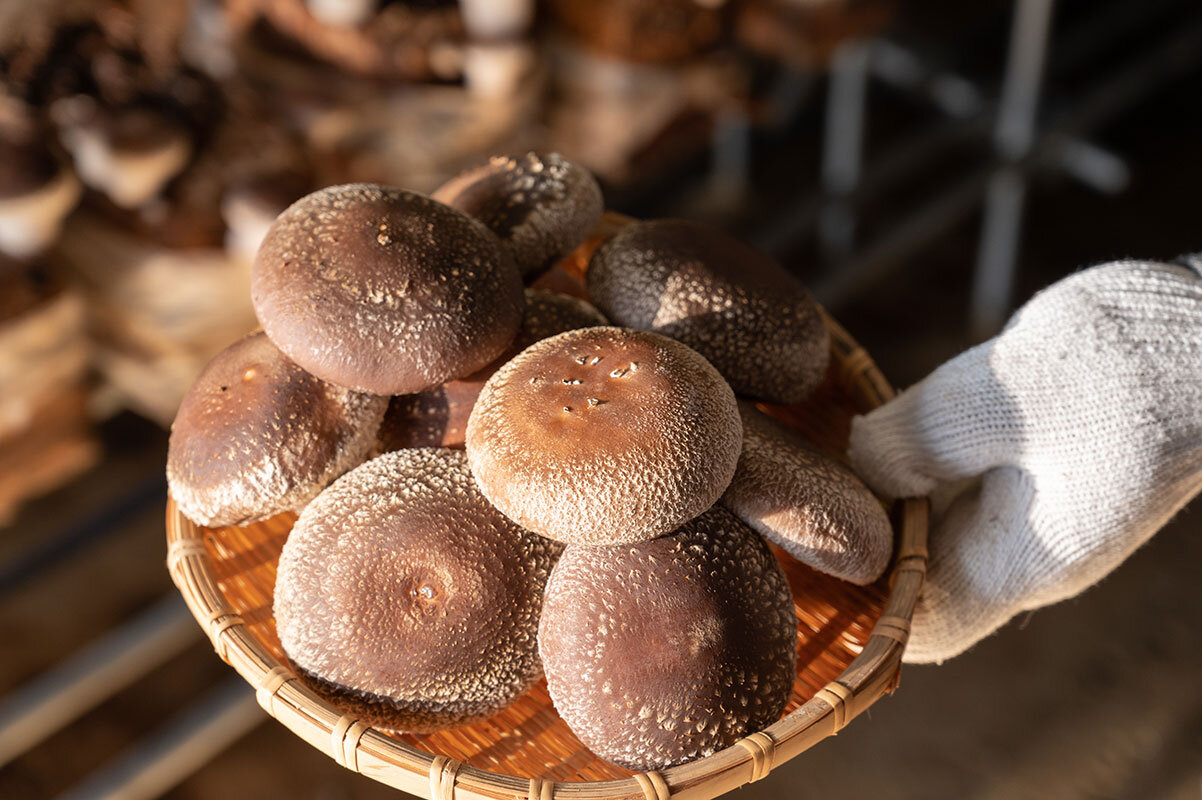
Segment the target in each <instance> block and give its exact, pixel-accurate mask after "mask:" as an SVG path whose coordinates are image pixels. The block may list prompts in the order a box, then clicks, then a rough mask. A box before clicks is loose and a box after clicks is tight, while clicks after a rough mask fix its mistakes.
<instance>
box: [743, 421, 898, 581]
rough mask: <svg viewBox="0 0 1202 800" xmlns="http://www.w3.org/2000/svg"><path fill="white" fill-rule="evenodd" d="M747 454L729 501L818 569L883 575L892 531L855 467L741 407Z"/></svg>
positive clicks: (861, 576) (846, 576) (856, 576)
mask: <svg viewBox="0 0 1202 800" xmlns="http://www.w3.org/2000/svg"><path fill="white" fill-rule="evenodd" d="M739 412H740V414H741V415H742V417H743V454H742V455H741V456H740V457H739V466H738V468H737V469H736V470H735V477H734V479H733V480H732V481H731V482H730V487H729V488H728V489H727V490H726V494H724V495H722V504H723V505H725V506H726V507H727V508H729V509H730V510H731V511H733V512H734V514H735V516H737V517H738V518H739V519H741V520H743V521H744V522H746V523H747V524H748V525H750V526H751V527H753V528H755V529H756V530H757V531H759V532H760V533H761V534H763V535H764V536H765V537H766V538H767V539H768V540H769V541H771V542H773V543H775V544H777V545H779V546H780V547H781V548H782V549H784V550H785V552H787V553H788V554H789V555H791V556H793V557H794V558H796V559H797V560H798V561H800V562H802V563H803V564H808V565H810V566H811V567H813V568H814V569H816V570H818V571H820V572H825V573H827V574H828V575H834V576H835V577H836V578H841V579H843V580H845V581H851V582H852V583H858V584H860V585H864V584H868V583H872V582H873V581H874V580H876V579H877V578H879V577H880V576H881V573H882V572H884V571H885V567H886V566H888V564H889V556H890V554H891V553H892V552H893V528H892V527H891V526H890V524H889V517H888V515H886V514H885V510H884V508H882V507H881V504H880V503H879V502H877V499H876V497H875V496H874V495H873V494H872V492H871V490H869V488H868V487H867V486H865V485H864V483H863V481H861V480H860V479H859V478H857V477H856V475H855V473H853V472H852V471H851V470H850V469H849V468H848V467H846V466H844V465H843V464H841V463H839V462H838V461H836V460H835V459H833V458H830V457H829V456H826V455H824V454H822V453H820V452H818V450H816V449H814V448H813V447H812V446H810V445H809V444H807V443H806V442H805V441H804V440H803V439H801V438H800V437H799V436H797V435H796V434H795V433H794V432H793V431H790V430H789V429H788V428H786V427H784V426H783V425H781V424H779V423H777V422H776V421H775V420H773V419H771V418H770V417H768V416H766V415H764V414H761V413H760V412H759V411H757V410H756V409H755V407H754V406H752V405H751V404H750V403H746V402H740V403H739Z"/></svg>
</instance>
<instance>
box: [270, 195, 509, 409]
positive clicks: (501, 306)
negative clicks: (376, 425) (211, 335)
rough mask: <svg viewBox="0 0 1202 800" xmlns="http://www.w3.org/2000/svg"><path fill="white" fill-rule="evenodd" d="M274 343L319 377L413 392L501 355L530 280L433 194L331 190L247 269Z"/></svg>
mask: <svg viewBox="0 0 1202 800" xmlns="http://www.w3.org/2000/svg"><path fill="white" fill-rule="evenodd" d="M251 299H252V300H253V301H254V306H255V312H256V314H258V317H259V322H260V323H262V325H263V329H264V330H265V331H266V332H267V335H268V336H269V337H271V340H272V341H273V342H275V343H276V346H278V347H279V348H280V349H281V350H283V351H284V352H285V353H286V354H287V355H288V356H289V357H290V358H291V359H292V360H294V361H296V363H298V364H300V365H301V366H302V367H304V368H305V369H307V370H308V371H309V372H312V373H313V374H314V375H316V376H318V377H319V378H322V379H324V380H328V381H330V382H332V383H336V384H338V385H340V386H348V387H351V388H354V389H359V390H361V391H367V392H372V393H374V394H409V393H413V392H420V391H424V390H426V389H429V388H431V387H433V386H437V385H438V384H440V383H442V382H443V381H445V380H447V379H449V378H456V377H460V376H462V375H468V374H470V373H472V372H474V371H475V370H477V369H479V368H480V367H482V366H484V365H485V364H487V363H488V362H490V361H492V360H493V359H494V358H496V357H497V356H498V355H499V354H500V353H501V352H502V351H503V350H504V349H505V347H506V346H507V345H508V344H509V342H510V341H512V339H513V336H514V334H515V333H516V332H517V329H518V325H519V324H520V323H521V319H522V283H521V279H520V278H519V276H518V273H517V270H516V269H515V268H514V266H513V263H512V261H511V260H510V258H509V256H508V255H507V254H506V253H505V252H504V250H503V248H502V247H501V246H500V244H499V242H498V241H497V238H496V237H495V236H493V235H492V233H490V232H489V231H488V229H487V228H485V227H484V226H483V225H481V224H480V223H479V222H476V221H475V220H474V219H472V218H471V217H469V216H467V215H466V214H464V213H462V212H460V211H456V210H455V209H453V208H448V207H447V206H444V205H442V204H441V203H437V202H435V201H433V200H431V199H429V198H428V197H423V196H422V195H419V194H415V193H413V192H407V191H404V190H402V189H392V188H388V187H385V186H377V185H375V184H367V183H356V184H348V185H345V186H331V187H329V188H326V189H322V190H320V191H317V192H314V193H312V194H310V195H306V196H305V197H302V198H301V199H300V200H298V201H297V202H295V203H293V204H292V205H291V206H290V207H289V208H288V210H286V211H285V212H284V213H283V214H281V215H280V216H279V218H278V219H276V221H275V223H274V224H273V225H272V226H271V229H270V230H269V231H268V232H267V236H266V237H265V238H264V240H263V244H262V246H261V247H260V248H259V253H258V255H257V256H256V258H255V265H254V270H253V271H252V273H251Z"/></svg>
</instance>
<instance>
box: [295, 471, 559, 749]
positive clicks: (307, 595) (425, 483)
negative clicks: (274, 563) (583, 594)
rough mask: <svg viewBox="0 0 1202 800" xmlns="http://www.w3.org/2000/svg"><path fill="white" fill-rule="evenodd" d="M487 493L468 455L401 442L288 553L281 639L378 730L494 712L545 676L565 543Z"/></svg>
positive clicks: (311, 510) (322, 686) (324, 687)
mask: <svg viewBox="0 0 1202 800" xmlns="http://www.w3.org/2000/svg"><path fill="white" fill-rule="evenodd" d="M561 549H562V548H560V547H559V546H558V545H556V544H555V543H554V542H550V541H548V540H546V539H544V538H542V537H541V536H536V535H535V534H532V533H530V532H528V531H523V530H522V529H520V528H518V527H517V526H516V525H514V524H513V523H512V522H510V521H509V520H508V519H506V518H505V517H504V516H502V515H501V513H500V512H498V511H497V510H496V509H495V508H493V507H492V506H491V505H489V504H488V502H487V501H486V500H485V499H484V498H483V497H482V496H481V495H480V492H479V490H477V489H476V486H475V484H474V483H473V482H472V476H471V474H470V473H469V472H468V468H467V460H466V458H465V457H464V455H463V453H462V452H459V451H456V450H445V449H432V448H431V449H420V450H399V451H397V452H395V453H386V454H385V455H382V456H380V457H378V458H375V459H373V460H371V461H369V462H367V463H366V464H364V465H362V466H361V467H359V468H358V469H356V470H354V471H352V472H350V473H348V474H347V475H346V476H344V477H343V478H342V479H341V480H339V481H337V482H336V483H334V484H333V485H332V486H331V487H330V488H328V489H327V490H326V491H324V492H322V493H321V495H319V496H318V497H317V499H316V500H314V501H313V502H312V503H310V504H309V506H308V507H307V508H306V509H305V510H304V512H303V513H302V514H301V515H300V518H299V519H298V520H297V522H296V526H295V527H294V528H293V529H292V533H291V534H290V535H289V537H288V541H287V542H286V543H285V544H284V549H283V552H282V553H281V555H280V565H279V574H278V578H277V580H276V587H275V619H276V626H277V629H278V631H279V634H280V642H281V644H283V646H284V650H285V652H287V654H288V656H289V658H291V659H292V661H293V662H294V663H295V664H296V666H297V667H298V668H299V669H300V670H301V672H302V674H304V675H307V676H308V677H310V678H312V679H315V682H316V684H317V688H318V689H319V691H323V692H324V693H326V694H328V695H331V696H333V697H335V698H336V699H337V701H339V702H342V703H344V704H349V705H351V706H352V707H353V708H354V709H355V712H356V714H357V715H359V716H361V717H362V718H363V719H364V721H366V722H369V723H371V724H373V725H378V726H380V727H384V728H388V729H393V730H404V731H415V732H425V731H430V730H435V729H438V728H444V727H448V726H451V725H458V724H461V723H464V722H468V721H470V720H472V719H477V718H480V717H485V716H488V715H490V714H492V713H494V712H496V711H499V710H500V709H502V708H504V707H505V706H507V705H509V704H510V703H511V702H513V701H514V700H516V699H517V698H518V697H519V696H520V695H521V694H522V693H523V692H525V691H526V690H527V689H528V688H529V687H530V686H531V684H533V683H534V681H535V680H537V679H538V677H539V675H540V674H541V672H542V668H541V666H540V663H539V659H538V653H537V633H538V619H539V612H540V609H541V607H542V598H543V589H544V587H545V586H546V582H547V577H548V575H549V573H550V571H551V567H552V565H553V564H554V562H555V558H556V557H557V556H558V554H559V552H560V550H561Z"/></svg>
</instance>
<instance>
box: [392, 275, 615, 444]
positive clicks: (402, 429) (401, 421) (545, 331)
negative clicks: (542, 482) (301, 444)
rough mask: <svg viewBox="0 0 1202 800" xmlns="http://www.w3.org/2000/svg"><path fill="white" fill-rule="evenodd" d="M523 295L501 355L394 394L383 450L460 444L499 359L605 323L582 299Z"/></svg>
mask: <svg viewBox="0 0 1202 800" xmlns="http://www.w3.org/2000/svg"><path fill="white" fill-rule="evenodd" d="M525 296H526V311H525V314H524V316H523V317H522V327H521V328H519V329H518V334H517V336H516V337H515V338H514V340H513V343H512V344H510V345H509V347H508V348H506V350H505V352H504V353H502V354H501V356H500V357H499V358H497V359H495V360H494V361H493V362H492V363H490V364H489V365H488V366H486V367H484V368H483V369H481V370H478V371H476V372H474V373H472V374H471V375H469V376H467V377H466V378H460V379H458V380H453V381H447V382H446V383H444V384H443V385H442V386H436V387H435V388H433V389H427V390H426V391H424V392H418V393H417V394H406V395H398V396H397V397H394V398H392V400H391V401H390V402H389V404H388V411H387V412H386V413H385V414H384V422H383V423H381V425H380V435H379V442H378V443H377V445H376V446H377V449H378V450H379V451H380V452H381V453H387V452H388V451H390V450H400V449H401V448H404V447H462V446H463V438H464V435H465V434H466V433H467V420H468V417H469V416H470V415H471V413H472V407H473V406H474V405H475V404H476V398H477V397H479V396H480V390H481V389H483V388H484V382H485V381H487V380H488V378H489V377H490V376H491V375H492V374H493V373H494V372H496V371H497V370H498V369H499V368H500V367H501V365H502V364H504V363H505V362H506V361H508V360H509V359H510V358H512V357H513V356H515V355H517V354H518V353H520V352H521V351H522V350H524V349H526V348H527V347H529V346H530V345H532V344H534V343H535V342H537V341H541V340H542V339H546V338H547V337H549V336H554V335H555V334H557V333H563V332H564V331H571V330H576V329H577V328H588V327H592V326H595V325H605V324H606V319H605V316H604V315H602V313H601V312H600V311H598V310H597V309H595V308H593V306H592V305H590V304H589V303H587V302H585V301H584V300H580V299H578V298H575V297H570V296H568V295H566V294H560V293H559V292H551V291H547V290H545V289H527V290H526V295H525Z"/></svg>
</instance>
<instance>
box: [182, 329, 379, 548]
mask: <svg viewBox="0 0 1202 800" xmlns="http://www.w3.org/2000/svg"><path fill="white" fill-rule="evenodd" d="M387 405H388V399H387V398H385V397H373V396H371V395H367V394H362V393H359V392H353V391H350V390H349V389H343V388H341V387H339V386H334V385H332V384H329V383H326V382H325V381H322V380H319V379H317V378H315V377H313V376H312V375H310V374H308V373H307V372H305V371H304V370H302V369H301V368H300V367H298V366H297V365H296V364H295V363H293V362H292V361H290V360H289V359H288V358H287V357H286V356H285V355H284V354H283V353H281V352H280V351H279V350H277V349H276V347H275V345H273V344H272V343H271V342H270V341H269V340H268V339H267V337H266V336H265V335H263V334H262V333H254V334H251V335H250V336H247V337H245V338H243V339H240V340H239V341H237V342H235V343H234V344H232V345H230V346H229V347H227V348H226V349H225V350H222V351H221V352H220V353H218V354H217V355H216V356H215V357H214V358H213V360H212V361H210V362H209V365H208V366H207V367H205V368H204V370H203V371H202V372H201V373H200V375H199V376H198V377H197V379H196V382H195V383H193V384H192V386H191V388H189V389H188V392H187V394H185V395H184V399H183V401H182V402H181V403H180V407H179V411H178V413H177V414H176V417H175V422H173V423H172V425H171V440H170V443H169V445H168V449H167V484H168V486H169V487H170V489H171V496H172V497H174V498H175V500H176V502H177V503H178V504H179V507H180V510H181V511H183V512H184V514H185V515H186V516H187V517H188V519H191V520H192V521H194V522H196V523H198V524H200V525H206V526H209V527H215V526H220V525H241V524H243V523H246V522H250V521H252V520H256V519H262V518H265V517H270V516H272V515H273V514H278V513H280V512H281V511H287V510H290V509H295V508H298V507H300V506H303V505H304V504H305V503H307V502H308V501H309V500H311V499H312V498H313V497H314V496H316V495H317V493H318V492H320V491H321V490H322V489H323V488H325V486H326V485H327V484H329V483H330V481H332V480H334V479H335V478H337V477H338V476H339V475H341V474H342V473H344V472H346V471H347V470H348V469H350V468H351V467H353V466H355V465H356V464H358V463H359V462H361V461H362V460H363V458H364V457H365V456H366V455H367V453H368V451H369V450H370V449H371V446H372V443H373V442H374V441H375V437H376V429H377V428H378V427H379V425H380V419H381V418H382V417H383V415H384V409H385V407H386V406H387Z"/></svg>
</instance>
